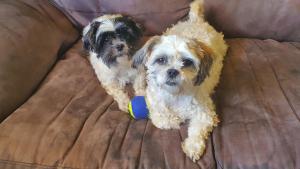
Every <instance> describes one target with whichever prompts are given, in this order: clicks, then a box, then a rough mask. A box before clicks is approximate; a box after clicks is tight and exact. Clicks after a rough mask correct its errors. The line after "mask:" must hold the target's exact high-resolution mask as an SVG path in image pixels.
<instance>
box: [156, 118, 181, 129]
mask: <svg viewBox="0 0 300 169" xmlns="http://www.w3.org/2000/svg"><path fill="white" fill-rule="evenodd" d="M151 120H152V123H153V124H154V126H156V127H157V128H160V129H179V128H180V123H181V122H182V120H181V119H180V118H179V117H177V116H156V117H155V118H152V119H151Z"/></svg>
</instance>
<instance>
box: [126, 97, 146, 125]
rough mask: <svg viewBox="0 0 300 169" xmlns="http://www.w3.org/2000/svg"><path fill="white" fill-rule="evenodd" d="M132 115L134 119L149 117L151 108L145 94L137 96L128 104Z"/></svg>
mask: <svg viewBox="0 0 300 169" xmlns="http://www.w3.org/2000/svg"><path fill="white" fill-rule="evenodd" d="M128 110H129V113H130V115H131V116H132V117H133V118H134V119H137V120H138V119H147V118H148V115H149V110H148V108H147V103H146V100H145V97H144V96H135V97H134V98H133V99H132V100H131V102H130V103H129V104H128Z"/></svg>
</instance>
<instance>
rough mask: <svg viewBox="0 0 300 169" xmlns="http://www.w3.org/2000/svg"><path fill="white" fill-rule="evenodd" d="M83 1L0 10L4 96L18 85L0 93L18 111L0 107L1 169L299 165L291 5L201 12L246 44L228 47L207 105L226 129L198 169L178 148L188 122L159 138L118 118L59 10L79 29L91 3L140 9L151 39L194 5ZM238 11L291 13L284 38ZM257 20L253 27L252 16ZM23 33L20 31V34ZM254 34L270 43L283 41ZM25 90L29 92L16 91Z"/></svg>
mask: <svg viewBox="0 0 300 169" xmlns="http://www.w3.org/2000/svg"><path fill="white" fill-rule="evenodd" d="M75 2H77V3H78V4H77V5H78V6H77V7H81V9H87V10H80V9H78V8H75V6H72V5H75V4H76V3H75ZM84 2H85V3H84ZM86 2H87V1H79V0H73V1H72V2H71V1H68V0H64V1H58V0H57V1H56V2H55V4H52V5H54V6H56V8H55V7H53V6H51V5H50V4H49V3H48V2H47V1H42V0H38V1H33V0H32V1H29V0H17V1H8V0H7V1H6V0H3V1H1V2H0V9H1V10H0V12H3V11H5V10H6V12H3V13H1V15H0V18H1V20H0V34H3V35H5V36H4V37H6V36H7V37H9V40H6V39H0V50H1V51H2V55H0V87H1V85H3V84H4V85H6V84H7V83H11V84H14V83H15V81H16V82H17V83H16V84H15V85H16V89H15V90H13V91H9V90H8V89H6V90H2V91H0V92H1V93H0V99H1V98H4V99H5V97H8V98H9V97H10V96H11V95H14V94H15V95H16V96H20V95H22V99H19V101H18V102H15V104H13V103H10V104H5V103H2V102H0V110H2V109H1V108H2V107H3V106H6V105H10V106H12V107H14V108H11V109H10V110H12V111H13V109H16V108H17V109H16V110H15V111H13V112H12V113H11V114H10V113H6V114H4V113H3V114H1V112H0V115H2V117H3V119H4V118H5V120H4V121H2V122H1V123H0V168H1V169H32V168H35V169H54V168H55V169H96V168H99V169H134V168H139V169H199V168H201V169H298V168H300V144H299V142H300V135H299V130H300V104H299V103H300V66H299V65H300V57H299V56H300V42H287V41H288V40H290V41H296V40H298V41H299V34H298V33H299V32H298V31H299V30H296V29H295V28H294V27H295V25H299V22H298V21H297V18H294V22H293V21H290V22H288V18H289V17H290V16H292V15H293V14H294V13H299V11H300V9H299V8H298V10H296V9H295V6H297V2H296V1H293V0H287V1H282V2H281V4H282V8H281V10H277V11H276V12H274V10H276V9H278V8H277V7H278V6H277V5H278V4H279V3H277V1H272V2H273V6H272V7H273V8H274V9H273V8H271V6H270V5H269V4H265V3H264V2H261V5H258V1H256V0H255V1H253V2H252V1H251V2H252V3H250V1H249V2H248V1H247V2H244V1H243V2H241V1H239V2H237V1H235V0H232V1H228V3H225V1H224V2H223V1H214V0H212V1H209V3H207V9H208V12H207V16H208V18H210V20H211V21H212V23H214V24H215V25H216V26H218V25H219V26H218V28H219V29H221V30H224V32H225V35H226V36H227V37H231V36H241V37H248V38H228V39H227V42H228V44H229V46H230V49H229V51H228V53H227V56H226V59H225V61H224V69H223V71H222V75H221V80H220V84H219V86H218V87H217V89H216V92H215V94H214V96H213V98H214V100H215V103H216V106H217V113H218V115H219V117H220V120H221V123H220V124H219V126H218V127H217V128H215V129H214V131H213V133H212V135H211V136H210V137H209V139H208V140H207V149H206V151H205V154H204V155H203V157H202V158H201V159H200V160H199V161H197V163H193V162H192V161H191V160H190V159H188V158H187V157H186V156H185V155H184V153H183V152H182V150H181V146H180V144H181V141H183V139H184V138H185V137H186V135H187V131H186V129H187V127H186V125H183V126H182V128H181V129H180V130H160V129H157V128H155V127H154V126H153V125H152V123H151V122H150V121H147V120H138V121H136V120H133V119H131V118H130V117H129V115H128V114H126V113H124V112H122V111H120V110H118V108H117V104H116V102H115V101H114V100H113V98H112V97H111V96H109V95H108V94H107V93H106V92H105V90H104V89H103V88H102V87H101V85H100V83H99V81H98V80H97V78H96V76H95V74H94V72H93V70H92V68H91V66H90V64H89V62H88V60H87V58H86V55H85V54H84V53H83V51H82V43H81V42H80V41H78V42H76V39H77V38H78V36H79V33H78V32H77V31H76V29H75V28H74V27H73V26H72V24H71V23H70V21H68V20H67V19H66V17H64V15H63V14H62V13H60V12H59V11H58V9H60V10H63V12H64V13H65V14H66V15H67V16H68V17H69V18H71V20H72V21H73V24H74V26H77V28H78V29H80V24H85V23H86V22H88V20H89V18H90V17H93V16H94V15H95V13H94V12H90V11H88V10H90V9H94V8H95V7H96V6H98V8H99V10H100V12H101V11H104V13H107V12H111V11H120V10H124V11H122V12H124V13H127V12H128V14H132V12H137V13H142V12H143V11H144V13H142V14H139V15H136V16H134V17H135V19H137V20H140V21H142V23H145V25H146V32H147V34H148V35H153V34H155V33H161V31H163V29H164V28H165V27H167V26H169V24H172V23H176V21H177V20H179V19H180V18H184V16H185V15H186V12H188V8H187V5H188V3H189V2H188V1H186V0H180V1H176V3H175V1H174V0H173V1H172V0H165V1H156V0H153V1H151V2H152V3H151V4H150V3H146V1H144V0H140V1H137V0H127V1H126V3H125V4H126V5H128V6H126V8H125V7H124V1H116V0H107V1H104V0H102V1H99V2H98V1H97V3H96V1H90V2H89V3H86ZM100 2H101V3H100ZM207 2H208V1H207ZM217 2H218V3H217ZM51 3H54V1H51ZM293 3H294V4H295V5H292V4H293ZM147 4H149V5H147ZM214 4H215V5H216V6H213V5H214ZM85 5H86V6H85ZM176 5H178V6H176ZM234 5H235V6H243V7H244V10H246V11H247V10H250V11H252V10H254V11H255V9H254V8H255V7H256V8H257V9H256V10H257V13H259V12H262V11H263V10H262V9H265V10H266V11H264V12H265V15H270V16H271V14H273V15H274V17H270V18H272V19H274V18H276V16H280V17H283V18H285V17H287V16H289V17H287V18H285V19H284V21H282V23H289V24H286V25H280V26H281V27H282V28H283V27H285V30H287V32H288V33H287V32H284V31H281V28H279V26H278V27H271V26H270V27H269V26H263V24H265V23H261V21H262V20H263V19H264V17H261V18H255V19H256V20H253V19H254V18H252V19H249V18H248V17H247V15H246V13H245V15H242V14H240V16H241V17H244V20H242V19H241V18H239V17H237V16H238V14H236V13H235V12H233V11H232V9H231V8H233V6H234ZM229 6H231V8H229ZM246 6H248V7H247V8H246ZM66 7H68V8H66ZM288 7H290V9H289V10H288ZM98 8H97V9H98ZM225 8H226V9H227V10H228V11H227V12H224V11H226V10H225ZM9 9H14V10H9ZM66 9H68V10H66ZM74 9H76V10H74ZM158 9H159V10H158ZM169 9H170V10H169ZM222 9H223V10H222ZM234 9H235V8H234ZM125 10H128V11H127V12H126V11H125ZM239 10H241V11H242V9H237V11H239ZM293 10H295V11H294V12H293ZM74 11H75V12H74ZM222 11H223V12H222ZM268 11H269V13H270V14H268ZM284 11H285V12H284ZM287 11H291V12H287ZM120 12H121V11H120ZM101 14H102V13H101ZM252 14H253V16H252V15H249V17H250V18H251V17H254V13H252ZM265 15H263V16H265ZM255 16H256V15H255ZM11 17H12V18H13V19H7V18H11ZM147 17H148V18H150V19H151V18H153V20H152V21H150V19H147ZM168 17H170V18H168ZM222 17H226V18H235V19H238V20H239V21H238V22H236V20H235V19H233V20H232V22H229V23H232V24H233V23H236V25H235V26H234V25H227V22H226V23H225V20H223V19H222ZM76 18H77V19H76ZM78 18H79V19H78ZM217 18H219V19H217ZM18 19H19V20H18ZM31 20H32V23H31ZM218 20H219V21H218ZM222 20H223V21H222ZM250 20H251V22H253V23H255V22H257V23H256V24H254V25H253V26H254V27H255V28H258V27H259V25H260V24H262V25H260V26H262V27H261V28H260V29H255V30H252V29H250V28H249V27H244V29H243V31H242V34H240V33H239V31H238V30H241V29H242V28H241V26H242V25H243V24H242V23H245V22H248V21H250ZM17 21H20V22H21V23H19V22H17ZM213 21H216V22H213ZM220 21H222V22H220ZM265 21H266V20H265ZM168 22H169V23H168ZM273 24H275V23H273ZM20 25H21V26H23V29H17V28H16V27H17V26H19V27H20ZM275 25H276V24H275ZM26 26H28V27H26ZM272 26H274V25H272ZM8 28H9V29H8ZM13 28H14V29H13ZM227 28H228V29H227ZM229 28H230V29H229ZM234 29H235V30H234ZM270 29H273V30H274V31H275V33H274V32H273V33H274V34H273V33H272V31H271V32H270ZM42 30H43V31H44V32H45V33H42V32H43V31H42ZM291 30H294V31H291ZM226 31H227V33H226ZM230 32H231V33H232V34H231V33H230ZM253 32H256V33H255V34H252V33H253ZM22 33H23V34H22ZM285 33H286V34H285ZM250 37H257V38H261V39H264V38H268V37H272V38H273V39H277V40H286V42H278V41H276V40H271V39H267V40H259V39H251V38H250ZM23 38H24V39H23ZM145 38H149V37H145ZM293 38H294V39H293ZM44 39H47V40H44ZM11 41H12V42H14V43H11ZM75 42H76V44H75V45H72V44H73V43H75ZM71 45H72V48H71V49H69V50H67V49H68V47H69V46H71ZM3 46H4V47H3ZM35 48H38V49H35ZM36 50H37V51H36ZM66 50H67V52H66V53H64V51H66ZM58 55H61V56H60V57H58ZM14 56H15V57H14ZM24 58H26V59H24ZM7 60H9V61H10V62H7ZM7 63H9V64H10V65H7ZM6 65H7V66H6ZM19 65H21V66H19ZM14 66H18V67H20V68H19V69H18V71H15V72H13V71H11V70H13V68H14ZM22 66H23V68H22ZM4 76H5V78H2V77H4ZM7 77H10V78H11V79H9V78H7ZM1 78H2V79H1ZM32 79H33V80H32ZM29 82H30V83H29ZM27 83H28V84H27ZM11 84H10V85H8V86H12V85H11ZM17 85H19V86H17ZM24 90H25V91H26V92H25V93H26V94H23V93H22V92H21V91H24ZM3 91H4V94H6V96H5V97H2V96H3ZM33 91H35V92H33ZM29 95H30V97H29ZM28 97H29V98H28ZM27 98H28V99H27ZM1 101H2V100H1ZM23 102H24V103H23ZM22 103H23V104H22ZM21 104H22V105H21ZM20 105H21V106H20ZM9 114H10V115H9Z"/></svg>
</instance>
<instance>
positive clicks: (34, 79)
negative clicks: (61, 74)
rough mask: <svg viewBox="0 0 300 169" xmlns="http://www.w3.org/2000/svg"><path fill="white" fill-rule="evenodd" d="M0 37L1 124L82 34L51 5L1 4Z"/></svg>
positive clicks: (24, 0)
mask: <svg viewBox="0 0 300 169" xmlns="http://www.w3.org/2000/svg"><path fill="white" fill-rule="evenodd" d="M0 37H1V38H0V52H1V54H0V122H1V121H2V120H3V119H5V118H6V117H7V116H8V115H9V114H10V113H11V112H13V111H14V110H15V109H16V108H18V107H19V106H20V105H21V104H22V103H23V102H24V101H25V100H26V99H28V98H29V97H30V95H31V94H32V93H33V92H34V90H35V89H36V88H37V86H38V85H39V83H40V82H41V81H42V80H43V78H44V77H45V75H46V74H47V73H48V72H49V70H50V69H51V67H52V66H53V64H54V63H55V61H56V59H57V55H58V54H60V53H61V52H62V51H64V50H66V48H67V47H69V46H70V45H71V44H72V43H74V42H75V41H76V39H78V37H79V34H78V32H77V30H76V29H75V28H74V27H73V25H72V24H71V23H70V22H69V21H68V19H66V17H65V16H64V15H63V14H62V13H60V12H59V11H58V10H57V9H56V8H55V7H54V6H52V5H51V4H50V3H49V2H48V1H45V0H18V1H12V0H2V1H0Z"/></svg>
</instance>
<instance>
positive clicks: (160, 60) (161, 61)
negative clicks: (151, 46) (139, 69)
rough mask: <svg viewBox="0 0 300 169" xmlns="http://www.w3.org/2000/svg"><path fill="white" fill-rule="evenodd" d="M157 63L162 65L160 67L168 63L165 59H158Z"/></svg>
mask: <svg viewBox="0 0 300 169" xmlns="http://www.w3.org/2000/svg"><path fill="white" fill-rule="evenodd" d="M155 63H158V64H160V65H164V64H166V63H167V59H166V58H164V57H161V58H157V59H156V60H155Z"/></svg>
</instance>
